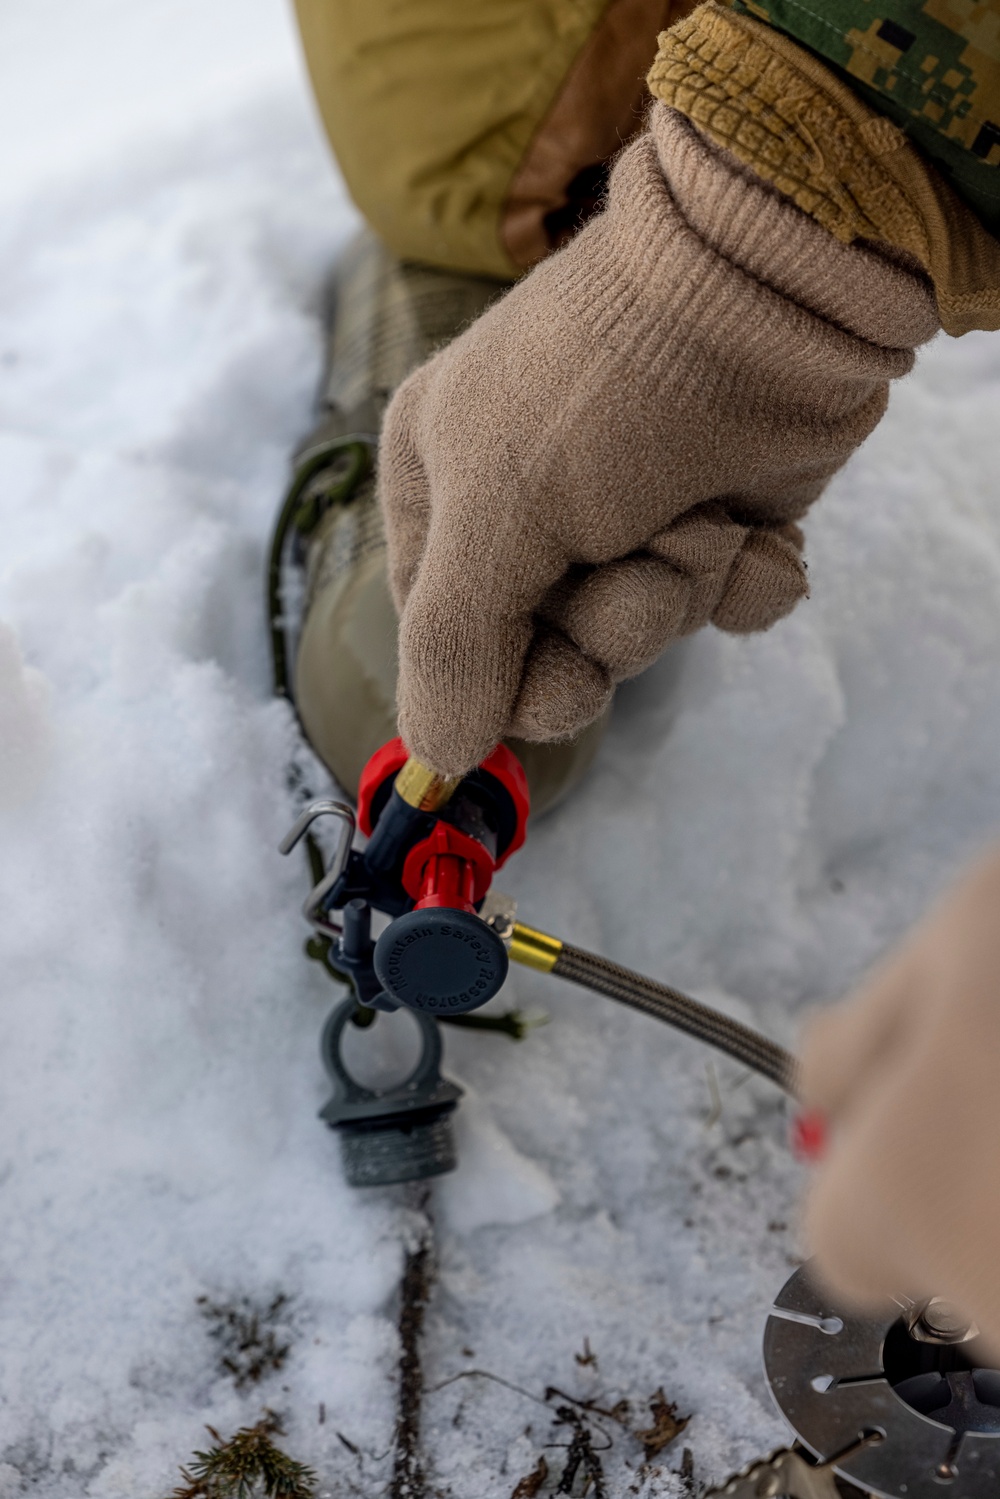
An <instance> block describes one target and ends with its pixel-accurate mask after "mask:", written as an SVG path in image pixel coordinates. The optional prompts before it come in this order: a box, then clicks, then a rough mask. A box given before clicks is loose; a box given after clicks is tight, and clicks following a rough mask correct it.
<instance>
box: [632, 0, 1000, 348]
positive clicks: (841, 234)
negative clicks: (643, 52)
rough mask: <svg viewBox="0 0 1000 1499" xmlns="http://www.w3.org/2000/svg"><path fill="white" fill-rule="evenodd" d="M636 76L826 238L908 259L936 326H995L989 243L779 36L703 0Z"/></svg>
mask: <svg viewBox="0 0 1000 1499" xmlns="http://www.w3.org/2000/svg"><path fill="white" fill-rule="evenodd" d="M648 83H649V88H650V91H651V93H652V94H653V95H654V96H655V97H656V98H658V99H660V100H662V101H663V102H664V103H666V104H668V105H670V106H671V107H672V108H674V109H677V110H680V111H681V113H683V114H685V115H687V116H688V118H689V119H691V120H692V121H693V122H694V123H695V124H696V125H697V126H698V128H699V129H700V130H702V131H703V132H704V133H705V134H706V135H707V136H708V137H709V139H710V140H712V141H713V142H715V143H716V144H717V145H719V146H723V147H725V148H726V149H727V150H729V151H731V152H732V153H733V155H734V156H736V157H737V158H738V159H739V160H740V161H741V162H743V163H744V164H745V165H746V166H748V167H750V168H751V169H752V170H753V171H754V172H755V173H757V174H758V175H759V176H760V177H762V178H763V179H764V180H765V181H767V182H770V183H772V184H773V185H774V187H776V188H777V189H778V191H779V192H781V193H784V194H785V195H786V196H787V197H788V198H790V199H791V200H792V202H793V203H795V204H796V205H797V206H798V207H799V208H801V209H802V210H803V211H804V212H805V213H807V214H809V215H810V216H811V217H812V218H814V219H815V220H816V221H817V223H820V224H822V225H823V226H824V227H825V228H826V229H829V230H830V232H831V233H832V234H834V235H835V236H836V237H837V239H839V240H841V241H843V242H844V243H850V242H851V241H853V240H856V239H865V240H870V241H876V242H881V243H884V244H888V245H893V246H895V247H896V248H898V249H900V250H903V251H905V252H906V253H907V254H909V255H912V256H914V257H915V258H916V259H917V260H918V261H919V262H920V264H921V265H923V266H924V267H925V268H926V269H927V271H928V272H929V274H930V276H931V279H932V281H933V283H934V288H935V292H936V296H937V302H938V308H939V311H940V315H941V322H942V325H943V327H944V328H945V330H946V331H947V332H948V333H951V334H961V333H967V332H970V331H971V330H973V329H977V328H978V329H990V330H992V329H997V328H1000V241H997V240H996V239H995V238H994V237H993V235H991V234H989V233H988V232H987V230H986V229H984V228H983V226H982V224H981V223H980V222H979V220H978V219H977V218H976V216H975V214H974V213H973V212H972V211H971V209H969V208H967V207H966V205H965V204H964V203H963V202H962V201H961V199H960V198H959V197H958V196H957V195H956V194H955V192H954V191H953V190H952V189H951V188H950V187H949V186H948V184H947V183H946V182H945V181H944V179H943V178H942V177H941V176H940V174H939V173H937V172H936V171H935V170H934V168H933V167H931V166H930V165H929V164H928V163H927V162H926V161H925V160H924V158H923V157H922V156H921V155H920V152H919V151H918V150H917V149H916V147H914V146H913V145H912V144H911V143H910V142H909V141H908V140H907V138H906V136H905V135H904V134H903V132H902V131H901V130H899V129H898V128H897V127H896V126H895V125H894V124H892V122H891V121H889V120H887V119H885V118H884V117H883V116H882V115H879V114H877V113H876V112H875V111H874V110H872V109H870V108H869V107H868V106H867V105H866V104H864V103H863V102H862V101H861V100H860V99H858V98H857V97H856V96H855V95H854V94H853V93H852V92H851V90H850V89H849V88H848V87H847V86H846V85H845V84H843V83H841V81H840V80H839V79H838V78H837V77H835V75H834V74H833V73H832V72H831V71H830V70H829V69H828V68H826V67H825V66H824V65H823V64H822V63H821V62H820V61H819V60H818V59H816V58H815V57H813V56H812V55H811V54H810V53H808V52H806V51H804V50H803V49H802V48H801V47H799V46H797V45H796V44H795V43H794V42H792V41H790V40H789V38H787V37H785V36H783V35H781V34H780V33H779V32H776V31H774V30H772V29H771V28H770V27H768V26H766V25H763V24H762V23H760V22H758V21H755V20H752V19H751V18H750V17H748V16H743V15H737V14H734V13H733V12H732V11H729V10H726V9H724V8H723V7H722V6H721V5H718V4H715V3H714V0H709V3H707V4H705V5H702V6H700V7H699V8H698V10H696V11H695V12H694V13H693V15H691V16H690V17H688V19H687V20H685V21H681V22H679V23H678V24H677V25H676V26H674V27H673V28H672V29H671V30H670V31H665V32H663V33H662V34H661V36H660V50H659V53H658V55H657V59H656V62H655V63H654V64H653V67H652V69H651V71H650V73H649V77H648Z"/></svg>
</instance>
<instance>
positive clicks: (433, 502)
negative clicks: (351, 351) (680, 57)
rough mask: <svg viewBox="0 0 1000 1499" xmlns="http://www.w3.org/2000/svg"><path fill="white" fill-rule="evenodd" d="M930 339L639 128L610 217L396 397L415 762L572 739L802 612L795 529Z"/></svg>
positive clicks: (763, 205) (913, 298)
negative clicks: (706, 659)
mask: <svg viewBox="0 0 1000 1499" xmlns="http://www.w3.org/2000/svg"><path fill="white" fill-rule="evenodd" d="M937 326H938V324H937V317H936V312H935V307H934V302H933V298H932V295H931V292H930V290H929V286H928V283H927V282H926V281H925V279H924V278H923V277H922V276H921V275H918V274H915V273H911V272H909V271H907V270H903V269H900V268H899V266H898V265H895V264H892V263H890V262H889V261H887V260H885V259H882V258H881V257H879V256H878V255H877V254H876V253H874V252H873V251H872V250H870V249H865V248H861V247H860V246H846V245H842V244H840V243H838V242H837V241H836V240H835V239H834V238H833V236H832V235H831V234H829V232H828V231H827V230H825V229H823V228H822V227H821V226H819V225H818V224H816V223H815V222H814V221H813V220H811V219H810V218H808V217H807V216H806V215H805V214H803V213H801V212H800V211H799V210H798V209H796V208H794V207H793V206H792V205H790V204H788V203H787V202H785V201H784V200H783V199H781V198H780V197H778V196H777V195H776V194H775V192H774V191H773V190H772V189H770V188H768V187H765V186H764V185H763V184H762V183H761V182H760V181H759V180H758V179H756V178H754V177H753V176H752V174H750V173H749V172H748V171H747V170H746V169H745V168H743V167H741V166H740V165H739V164H738V163H737V162H736V161H735V159H734V158H733V157H731V156H729V155H728V154H727V153H725V152H722V151H720V150H719V149H718V148H716V147H714V146H712V145H710V144H709V143H708V142H706V141H705V140H704V139H703V138H702V137H701V136H700V135H699V134H698V132H697V130H696V129H695V128H694V127H693V126H692V125H691V124H690V123H689V122H688V121H687V120H685V119H684V118H683V117H682V116H681V115H679V114H678V113H676V112H675V111H673V110H671V109H668V108H667V107H666V106H665V105H662V104H658V105H656V106H654V109H653V113H652V116H651V130H650V131H649V132H648V133H647V134H646V135H644V136H643V137H641V138H640V139H639V140H638V141H637V142H636V143H635V144H634V145H632V146H630V147H629V148H628V149H627V150H626V151H625V152H624V153H623V154H622V156H621V157H620V159H619V162H618V164H617V166H616V167H615V170H614V173H613V175H612V180H611V190H610V198H609V202H608V206H607V209H606V210H605V212H604V213H603V214H601V215H600V216H599V217H598V218H597V219H595V220H593V221H592V222H591V224H590V225H589V226H588V227H587V228H586V229H584V230H583V231H582V232H581V233H580V234H579V235H578V236H577V238H576V239H574V240H573V241H572V242H571V243H570V245H569V246H567V248H566V249H564V250H563V251H561V252H560V253H559V254H557V255H554V256H552V257H551V258H550V259H549V260H547V261H544V262H543V263H542V264H541V265H540V266H539V267H538V268H537V269H536V270H534V271H533V272H532V273H531V274H530V275H529V276H527V277H526V278H525V279H524V280H523V281H521V282H520V283H519V284H518V285H517V286H516V287H515V288H514V289H513V290H512V291H511V292H510V293H509V294H508V295H507V296H506V297H504V298H503V299H502V300H501V301H500V302H498V303H497V304H496V305H495V306H494V307H492V308H491V309H490V310H489V311H488V312H487V313H486V314H485V315H484V316H483V317H481V318H480V319H479V320H478V321H477V322H476V323H474V324H473V325H472V326H471V327H470V328H469V329H468V330H467V331H466V332H465V333H464V334H462V336H461V337H459V338H458V339H457V340H456V341H455V342H454V343H452V344H450V345H449V346H448V347H447V348H446V349H444V350H443V351H442V352H441V353H439V354H438V355H437V356H435V358H433V359H432V360H430V362H429V363H428V364H426V365H424V366H423V367H422V368H421V369H420V370H418V371H417V372H416V373H415V374H414V375H412V376H411V377H410V379H409V380H407V381H406V382H405V384H404V385H402V386H401V387H400V389H399V391H398V392H397V394H396V396H395V398H394V400H393V402H392V404H391V406H390V408H389V411H388V414H387V416H386V422H385V428H384V433H383V439H382V446H381V451H380V473H381V477H380V495H381V501H382V505H383V508H384V513H385V518H386V524H387V530H388V538H389V561H390V573H391V582H392V588H393V593H394V597H395V600H396V604H397V607H398V608H399V610H400V612H401V621H400V671H399V687H398V707H399V715H400V728H401V733H402V734H403V737H404V739H405V740H406V742H407V744H408V745H409V746H410V748H411V749H412V750H413V751H414V752H415V753H416V754H417V755H419V756H420V757H421V758H422V759H423V760H425V761H427V762H428V763H429V764H431V765H432V766H433V767H434V768H435V769H437V770H439V771H441V772H443V773H447V774H459V773H461V772H464V771H465V770H467V769H468V768H469V767H470V766H472V765H474V764H476V763H477V762H478V761H480V760H481V759H482V758H483V757H484V756H485V755H486V754H487V753H488V752H489V750H490V749H491V748H492V747H493V745H494V744H495V743H496V742H497V740H498V739H500V738H501V737H502V736H504V735H506V734H512V735H517V736H519V737H521V738H524V739H532V740H551V739H561V738H566V737H569V736H571V735H573V734H575V733H576V732H577V731H578V730H579V729H581V728H582V727H583V726H584V725H585V724H587V723H588V722H590V721H591V720H592V719H594V718H596V717H597V715H598V714H599V713H600V712H601V711H602V709H603V708H604V707H605V705H606V704H607V702H608V700H609V698H610V696H611V693H612V691H613V686H614V683H616V682H618V681H621V680H622V679H623V678H626V677H630V676H632V675H634V674H635V673H637V672H640V671H642V670H643V668H644V667H646V666H648V665H649V664H650V663H651V662H652V661H653V660H654V659H655V658H656V657H657V656H658V655H659V654H660V652H661V651H662V650H663V648H664V647H665V646H666V645H667V644H668V642H669V641H671V640H673V639H674V638H676V637H677V636H679V635H683V634H685V633H687V632H688V631H691V630H694V629H697V628H698V627H699V626H700V625H703V624H705V623H706V622H707V621H709V620H712V621H714V623H715V624H717V625H719V626H720V627H721V628H722V629H725V630H733V631H750V630H761V629H766V628H767V627H768V626H769V625H771V624H773V623H774V622H775V621H776V620H778V619H780V618H781V617H782V616H783V615H785V614H787V613H788V612H789V610H790V609H791V608H792V607H793V606H794V604H795V603H796V601H797V600H798V599H800V598H801V597H802V596H803V595H804V593H805V592H806V582H805V574H804V570H803V565H802V562H801V558H800V546H801V535H800V533H799V531H798V528H797V526H795V524H794V522H795V521H797V520H798V519H799V517H801V516H802V515H803V514H804V513H805V511H806V510H807V508H808V506H809V505H810V504H811V503H812V501H813V500H815V499H816V497H817V496H818V495H819V494H820V492H821V491H822V489H823V487H824V485H825V484H826V483H827V481H828V480H829V478H830V477H831V475H832V474H834V473H835V472H836V471H837V469H839V468H840V467H841V465H842V464H843V463H844V462H846V460H847V458H848V457H849V456H850V454H851V453H852V452H853V451H854V449H855V447H856V446H857V445H858V443H860V442H861V441H862V439H863V438H864V437H866V436H867V434H868V433H869V432H870V431H871V430H872V428H873V427H874V426H875V424H876V423H877V421H878V420H879V417H880V416H881V415H882V412H883V410H884V408H885V404H886V399H887V392H888V382H889V381H890V380H892V379H895V378H897V377H898V376H900V375H903V374H905V373H906V372H907V371H908V370H909V369H910V367H911V365H912V362H913V352H912V351H913V347H914V346H915V345H916V344H919V343H921V342H923V341H924V340H926V339H928V338H930V337H931V335H932V334H933V333H934V332H935V331H936V329H937Z"/></svg>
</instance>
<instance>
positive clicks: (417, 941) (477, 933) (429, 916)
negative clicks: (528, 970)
mask: <svg viewBox="0 0 1000 1499" xmlns="http://www.w3.org/2000/svg"><path fill="white" fill-rule="evenodd" d="M375 972H376V974H377V976H378V980H379V983H380V984H381V985H382V987H383V989H385V990H386V992H387V993H388V994H390V995H391V996H392V998H393V999H395V1000H397V1001H398V1003H399V1004H401V1005H406V1006H407V1007H408V1008H409V1009H411V1010H425V1011H427V1012H429V1013H430V1014H432V1015H464V1014H465V1012H466V1011H467V1010H478V1008H479V1006H480V1005H484V1004H486V1002H487V1000H490V999H492V998H493V996H494V994H496V993H497V992H498V991H499V990H500V988H501V987H502V985H503V981H504V979H505V978H506V977H507V949H506V948H505V947H504V945H503V943H502V942H501V940H500V938H499V937H498V936H497V934H496V932H494V931H493V929H492V927H488V926H487V925H486V923H485V921H480V919H479V917H478V916H474V915H472V914H470V913H469V912H468V911H453V910H446V909H443V908H441V909H438V910H431V911H407V913H406V915H405V916H400V917H398V918H397V919H396V920H395V921H394V922H393V923H392V924H391V925H390V926H387V927H386V929H385V931H384V932H383V933H382V935H381V937H380V938H379V939H378V941H377V942H376V944H375Z"/></svg>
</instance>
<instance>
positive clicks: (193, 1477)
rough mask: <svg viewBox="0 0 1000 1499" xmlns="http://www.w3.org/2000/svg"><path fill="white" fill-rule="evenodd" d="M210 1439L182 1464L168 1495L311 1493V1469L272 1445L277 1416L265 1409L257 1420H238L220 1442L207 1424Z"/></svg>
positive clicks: (288, 1498) (213, 1498) (300, 1498)
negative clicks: (234, 1429) (245, 1422)
mask: <svg viewBox="0 0 1000 1499" xmlns="http://www.w3.org/2000/svg"><path fill="white" fill-rule="evenodd" d="M207 1430H208V1432H209V1434H210V1435H211V1436H212V1437H213V1438H214V1440H215V1445H214V1447H211V1448H210V1449H209V1451H208V1452H196V1453H195V1454H194V1459H193V1461H191V1462H190V1463H189V1464H188V1466H187V1467H186V1468H181V1478H182V1479H183V1484H182V1485H181V1487H179V1488H176V1489H174V1491H173V1495H172V1499H313V1495H314V1494H315V1492H316V1475H315V1473H314V1472H313V1471H312V1469H311V1468H307V1467H306V1466H305V1464H304V1463H299V1462H296V1461H295V1459H294V1458H293V1457H289V1456H288V1454H287V1453H285V1452H282V1450H281V1448H280V1447H276V1446H275V1444H274V1442H273V1441H272V1437H275V1436H280V1435H281V1422H280V1421H279V1420H278V1417H277V1416H276V1415H275V1414H274V1412H273V1411H267V1412H266V1413H265V1414H264V1417H263V1419H262V1420H260V1421H258V1422H257V1424H256V1426H243V1427H241V1428H240V1430H239V1431H238V1432H237V1433H236V1435H235V1436H234V1437H230V1438H229V1441H228V1442H224V1441H223V1440H222V1437H221V1436H220V1435H219V1433H218V1432H217V1431H216V1430H215V1428H214V1426H209V1427H208V1428H207Z"/></svg>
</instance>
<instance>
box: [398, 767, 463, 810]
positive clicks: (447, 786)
mask: <svg viewBox="0 0 1000 1499" xmlns="http://www.w3.org/2000/svg"><path fill="white" fill-rule="evenodd" d="M461 779H462V777H461V776H439V775H438V773H437V771H436V770H431V768H430V766H429V765H424V764H422V763H421V762H420V761H419V760H417V759H415V758H414V756H413V755H411V756H410V758H409V759H408V760H407V762H406V764H405V765H404V766H403V768H402V770H401V771H400V772H399V774H398V775H397V777H396V782H395V787H396V790H397V791H398V792H399V794H400V796H401V797H402V798H403V800H404V802H406V803H407V804H408V805H409V806H411V807H416V809H417V811H418V812H436V811H437V810H438V808H439V807H443V806H444V804H445V802H446V801H447V800H448V798H449V797H450V796H451V794H452V792H453V791H454V790H455V787H456V786H457V785H458V783H459V781H460V780H461Z"/></svg>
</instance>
